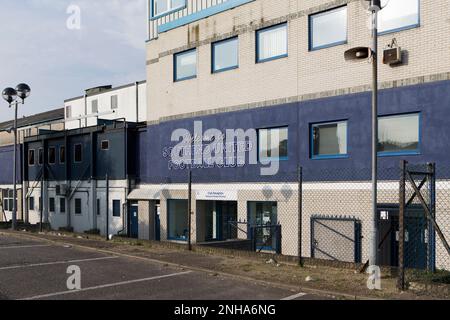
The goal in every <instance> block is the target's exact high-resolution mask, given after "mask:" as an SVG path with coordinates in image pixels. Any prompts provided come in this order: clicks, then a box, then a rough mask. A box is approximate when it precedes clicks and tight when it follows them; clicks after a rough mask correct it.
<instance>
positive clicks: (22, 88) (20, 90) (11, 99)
mask: <svg viewBox="0 0 450 320" xmlns="http://www.w3.org/2000/svg"><path fill="white" fill-rule="evenodd" d="M30 93H31V89H30V87H29V86H28V85H27V84H25V83H21V84H19V85H17V87H16V88H15V89H13V88H6V89H5V90H3V92H2V97H3V99H5V100H6V102H8V104H9V107H10V108H11V107H12V106H13V104H14V126H13V131H14V152H13V154H14V156H13V185H14V186H13V209H12V225H11V228H12V230H15V229H16V227H17V109H18V107H19V103H22V104H24V102H25V99H26V98H28V97H29V96H30ZM17 98H19V100H17Z"/></svg>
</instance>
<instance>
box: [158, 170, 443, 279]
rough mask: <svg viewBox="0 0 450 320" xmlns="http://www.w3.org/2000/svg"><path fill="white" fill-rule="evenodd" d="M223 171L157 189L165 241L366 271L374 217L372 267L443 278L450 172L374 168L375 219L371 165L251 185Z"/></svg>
mask: <svg viewBox="0 0 450 320" xmlns="http://www.w3.org/2000/svg"><path fill="white" fill-rule="evenodd" d="M226 170H227V169H226V168H224V169H223V170H222V172H223V173H221V174H222V175H223V176H221V177H216V176H215V175H214V174H211V175H209V174H208V169H202V170H196V169H191V179H192V184H191V188H190V189H189V188H188V187H187V186H188V183H187V182H188V181H187V180H188V179H185V181H186V183H185V184H180V186H181V187H179V188H178V189H177V187H175V186H174V185H170V184H168V185H166V187H163V191H162V193H161V211H162V212H163V211H164V212H166V216H165V217H164V218H163V219H166V221H161V225H163V224H164V225H167V226H168V227H167V230H165V232H166V234H164V235H163V237H162V238H163V239H168V240H181V241H188V242H190V243H192V244H195V245H197V246H207V247H219V248H225V249H233V250H245V251H249V252H260V253H266V254H273V255H282V256H288V257H293V258H296V259H297V260H298V261H300V262H302V261H307V263H309V264H316V263H317V264H321V263H325V264H328V265H329V264H332V265H336V266H346V265H349V264H350V265H353V266H354V267H355V268H357V269H358V270H360V272H364V271H366V270H367V267H368V264H369V263H368V260H369V248H370V245H371V241H370V239H371V237H370V231H371V226H372V224H373V223H374V221H375V224H376V229H377V230H376V236H377V244H378V245H377V247H376V249H377V264H378V265H379V266H381V267H383V268H384V269H385V270H390V272H391V273H392V274H398V277H399V286H402V287H403V288H406V287H407V285H408V284H410V283H413V282H416V281H426V282H430V281H431V282H439V283H442V282H448V281H449V279H450V255H449V253H448V251H447V247H446V241H448V239H449V238H450V166H449V167H444V166H441V167H439V166H437V167H434V166H433V165H429V164H423V165H411V164H406V165H405V169H404V170H402V167H401V166H400V165H399V166H398V167H394V168H382V169H379V172H378V180H377V183H378V188H377V194H378V195H377V210H376V216H375V217H374V214H373V209H372V182H371V170H370V169H369V168H362V169H355V168H351V169H348V168H340V169H316V168H314V169H306V168H301V167H298V168H295V169H292V170H290V171H282V172H279V173H278V174H277V175H276V176H259V175H258V176H257V177H256V178H253V181H251V182H248V181H246V182H242V181H240V179H239V177H236V176H232V177H230V176H226ZM211 172H212V171H211ZM402 177H405V178H404V182H403V180H402ZM242 180H244V179H242ZM246 180H248V179H246ZM217 181H222V182H220V183H217ZM224 181H225V182H224ZM412 182H414V183H415V186H413V184H412ZM402 185H403V186H404V189H402ZM189 190H190V192H189ZM402 190H404V199H405V201H404V203H403V206H402V201H401V199H403V198H402ZM419 194H420V195H419ZM187 207H190V211H191V215H186V208H187ZM162 217H163V215H162ZM189 230H190V232H189ZM162 232H164V231H162ZM299 257H302V259H299ZM403 284H404V285H403Z"/></svg>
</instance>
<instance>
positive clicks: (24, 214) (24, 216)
mask: <svg viewBox="0 0 450 320" xmlns="http://www.w3.org/2000/svg"><path fill="white" fill-rule="evenodd" d="M19 134H20V132H19ZM19 141H20V139H19ZM21 160H22V161H21V162H22V173H21V174H20V178H21V179H22V219H23V220H24V222H25V223H28V222H29V221H30V219H29V212H28V205H27V196H26V195H27V194H28V186H27V184H26V182H25V170H26V166H25V162H27V163H28V156H27V155H26V154H25V131H22V157H21ZM27 175H28V172H27Z"/></svg>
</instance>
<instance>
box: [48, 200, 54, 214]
mask: <svg viewBox="0 0 450 320" xmlns="http://www.w3.org/2000/svg"><path fill="white" fill-rule="evenodd" d="M48 210H49V211H50V212H55V198H48Z"/></svg>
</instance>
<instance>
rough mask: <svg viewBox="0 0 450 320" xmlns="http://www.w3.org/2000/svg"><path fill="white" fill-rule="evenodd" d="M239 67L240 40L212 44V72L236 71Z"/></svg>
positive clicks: (235, 38) (233, 39) (234, 39)
mask: <svg viewBox="0 0 450 320" xmlns="http://www.w3.org/2000/svg"><path fill="white" fill-rule="evenodd" d="M238 65H239V40H238V37H234V38H231V39H227V40H222V41H218V42H215V43H213V44H212V72H220V71H226V70H230V69H235V68H237V67H238Z"/></svg>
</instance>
